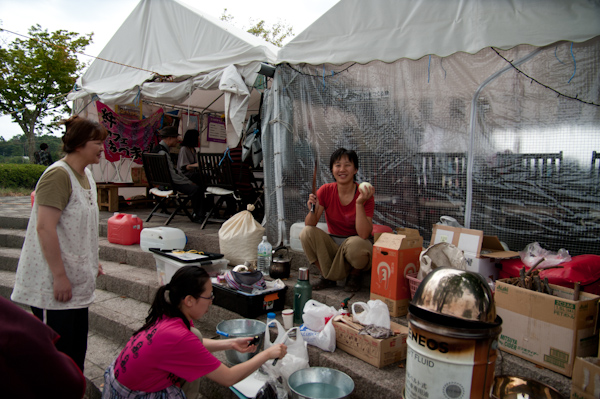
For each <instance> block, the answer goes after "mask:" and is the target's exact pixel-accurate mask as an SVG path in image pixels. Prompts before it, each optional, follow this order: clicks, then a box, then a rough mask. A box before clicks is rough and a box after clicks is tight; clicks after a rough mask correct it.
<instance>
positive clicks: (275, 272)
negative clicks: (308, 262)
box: [269, 245, 292, 278]
mask: <svg viewBox="0 0 600 399" xmlns="http://www.w3.org/2000/svg"><path fill="white" fill-rule="evenodd" d="M280 249H285V256H284V255H283V254H282V253H280V254H279V256H275V252H277V251H279V250H280ZM291 269H292V264H291V261H290V258H289V250H288V248H287V247H285V246H283V245H282V246H279V247H277V248H275V249H273V260H272V262H271V268H270V269H269V276H271V278H289V277H290V270H291Z"/></svg>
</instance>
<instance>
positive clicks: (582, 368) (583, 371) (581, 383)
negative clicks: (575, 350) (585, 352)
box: [571, 357, 600, 399]
mask: <svg viewBox="0 0 600 399" xmlns="http://www.w3.org/2000/svg"><path fill="white" fill-rule="evenodd" d="M597 398H600V359H598V358H597V357H587V358H581V357H578V358H576V359H575V364H574V365H573V379H572V381H571V399H597Z"/></svg>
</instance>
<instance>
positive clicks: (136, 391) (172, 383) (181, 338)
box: [102, 266, 287, 399]
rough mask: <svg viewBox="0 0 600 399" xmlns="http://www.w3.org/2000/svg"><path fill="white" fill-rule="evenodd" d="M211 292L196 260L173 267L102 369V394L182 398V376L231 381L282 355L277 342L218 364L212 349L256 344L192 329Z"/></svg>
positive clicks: (248, 348)
mask: <svg viewBox="0 0 600 399" xmlns="http://www.w3.org/2000/svg"><path fill="white" fill-rule="evenodd" d="M213 298H214V292H213V287H212V282H211V281H210V277H209V276H208V273H207V272H206V270H204V269H203V268H201V267H199V266H184V267H182V268H180V269H179V270H177V271H176V272H175V274H174V275H173V277H172V278H171V281H170V282H169V283H168V284H166V285H163V286H161V287H160V288H159V289H158V291H157V292H156V295H155V297H154V301H153V302H152V306H151V307H150V311H149V312H148V317H146V323H145V324H144V325H143V326H142V328H140V329H139V330H138V331H136V332H135V333H134V334H133V336H132V337H131V339H130V340H129V342H128V343H127V345H126V346H125V348H124V349H123V350H122V351H121V353H120V354H119V355H118V356H117V358H116V359H115V361H113V362H112V364H111V365H110V366H109V367H108V369H107V370H106V372H105V373H104V390H103V393H102V398H103V399H121V398H127V399H135V398H185V397H187V396H186V395H185V394H184V393H183V392H182V389H181V388H180V387H181V385H182V384H183V382H184V381H188V382H193V381H195V380H197V379H198V378H200V377H202V376H206V377H207V378H209V379H211V380H212V381H215V382H217V383H219V384H221V385H224V386H231V385H233V384H236V383H238V382H239V381H241V380H243V379H244V378H246V377H248V376H249V375H250V374H252V373H253V372H254V371H256V370H258V368H259V367H260V366H261V365H262V364H263V363H265V362H266V361H268V360H269V359H278V358H282V357H284V356H285V354H286V351H287V347H286V346H285V345H283V344H277V345H273V346H271V347H270V348H268V349H266V350H264V351H262V352H260V353H257V354H256V355H254V356H253V357H252V358H250V359H249V360H247V361H245V362H243V363H240V364H237V365H235V366H233V367H231V368H230V367H227V366H226V365H224V364H222V363H221V362H220V361H219V359H217V358H216V357H214V355H213V354H212V353H211V352H215V351H221V350H232V349H233V350H236V351H239V352H242V353H248V352H252V351H254V350H256V346H255V345H250V341H252V339H253V338H252V337H244V338H232V339H219V340H213V339H208V338H200V339H199V337H198V336H197V334H198V332H196V333H194V332H192V331H191V329H192V328H194V327H193V325H194V324H193V320H198V319H200V318H201V317H202V316H204V315H205V314H206V312H208V309H209V308H210V305H211V304H212V300H213ZM196 331H197V330H196ZM196 393H197V392H196ZM192 394H194V393H192Z"/></svg>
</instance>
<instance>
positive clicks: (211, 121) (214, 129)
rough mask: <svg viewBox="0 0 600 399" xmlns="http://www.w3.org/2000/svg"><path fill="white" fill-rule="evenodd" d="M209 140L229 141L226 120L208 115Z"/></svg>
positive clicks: (217, 141)
mask: <svg viewBox="0 0 600 399" xmlns="http://www.w3.org/2000/svg"><path fill="white" fill-rule="evenodd" d="M206 137H207V140H208V141H214V142H216V143H226V142H227V131H226V130H225V121H224V120H223V119H221V118H216V117H214V116H210V115H209V116H208V132H207V133H206Z"/></svg>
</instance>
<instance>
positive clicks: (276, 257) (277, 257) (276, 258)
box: [272, 246, 290, 263]
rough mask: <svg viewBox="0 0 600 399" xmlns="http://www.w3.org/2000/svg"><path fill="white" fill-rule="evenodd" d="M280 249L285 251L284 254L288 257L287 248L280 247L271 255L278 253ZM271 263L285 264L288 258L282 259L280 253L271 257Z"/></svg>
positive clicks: (288, 260)
mask: <svg viewBox="0 0 600 399" xmlns="http://www.w3.org/2000/svg"><path fill="white" fill-rule="evenodd" d="M280 249H285V254H286V255H289V250H288V249H287V247H284V246H281V247H277V248H275V249H274V250H273V255H275V252H277V251H279V250H280ZM272 260H273V262H277V263H285V262H290V258H289V257H287V256H286V257H284V256H283V254H282V253H280V254H279V255H277V256H274V257H273V259H272Z"/></svg>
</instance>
